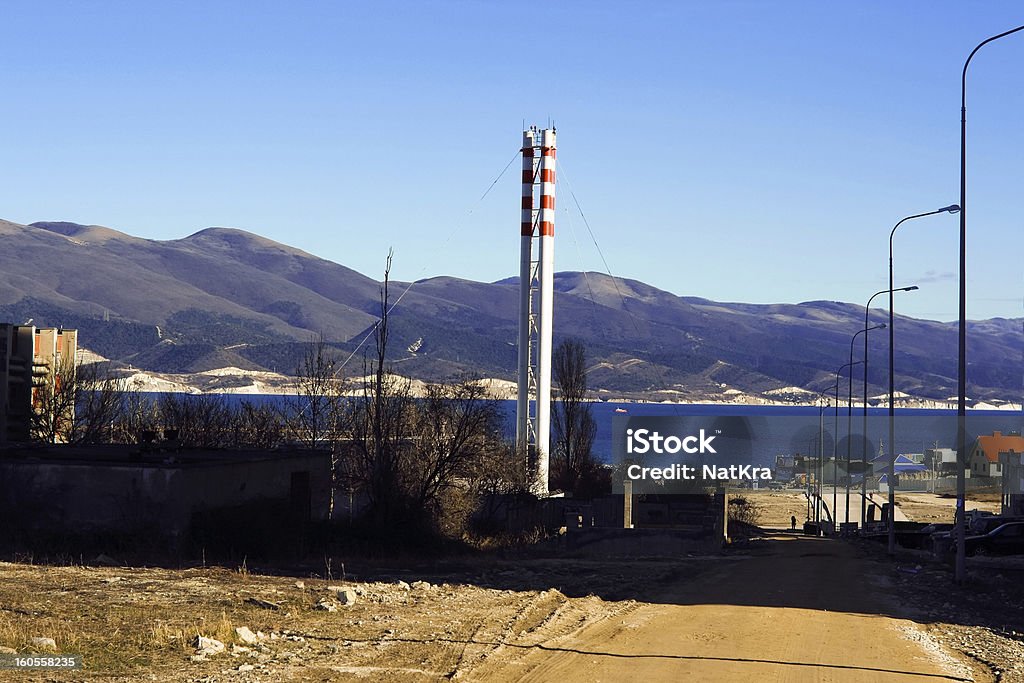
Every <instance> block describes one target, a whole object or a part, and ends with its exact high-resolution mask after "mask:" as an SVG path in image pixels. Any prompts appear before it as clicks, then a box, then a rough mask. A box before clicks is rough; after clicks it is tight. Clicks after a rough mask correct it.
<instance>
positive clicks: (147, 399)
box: [112, 379, 160, 444]
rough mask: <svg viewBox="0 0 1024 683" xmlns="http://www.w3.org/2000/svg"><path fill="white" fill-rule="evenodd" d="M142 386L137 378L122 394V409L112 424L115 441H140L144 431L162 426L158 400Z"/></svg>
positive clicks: (150, 430) (154, 429)
mask: <svg viewBox="0 0 1024 683" xmlns="http://www.w3.org/2000/svg"><path fill="white" fill-rule="evenodd" d="M142 388H143V384H142V382H141V381H140V380H138V379H136V380H135V381H134V382H132V383H131V384H129V385H128V386H127V387H126V388H125V390H124V393H123V394H122V396H121V406H120V408H121V409H120V412H119V413H118V415H117V416H116V417H115V418H114V420H113V425H112V431H113V440H114V442H115V443H129V444H131V443H138V442H139V440H140V438H141V436H142V434H143V433H145V432H155V431H156V429H157V428H158V427H159V426H160V412H159V410H158V409H157V404H156V401H154V400H153V399H152V398H151V396H150V395H148V394H147V393H146V392H144V391H142Z"/></svg>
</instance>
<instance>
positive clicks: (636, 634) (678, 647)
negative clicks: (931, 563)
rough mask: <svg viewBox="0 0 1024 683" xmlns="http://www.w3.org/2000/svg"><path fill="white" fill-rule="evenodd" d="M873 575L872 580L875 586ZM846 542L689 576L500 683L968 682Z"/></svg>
mask: <svg viewBox="0 0 1024 683" xmlns="http://www.w3.org/2000/svg"><path fill="white" fill-rule="evenodd" d="M865 577H866V578H865ZM882 577H883V574H882V573H880V572H878V571H877V565H876V564H875V563H874V562H872V561H871V560H868V559H866V558H864V557H861V556H860V555H859V554H858V551H857V549H856V548H855V547H854V546H852V545H850V544H847V543H844V542H842V541H836V540H829V539H812V538H790V539H781V538H780V539H779V540H777V541H773V542H768V543H764V544H761V545H760V548H758V549H756V550H753V551H752V552H751V553H750V554H749V555H748V556H747V557H745V558H743V559H737V560H736V561H733V562H728V563H723V564H722V565H721V566H720V567H718V568H716V569H715V570H713V571H705V572H701V573H700V574H699V575H697V576H696V577H695V578H694V579H693V580H692V581H687V580H686V578H685V577H681V578H680V580H679V581H678V584H677V585H675V586H671V587H669V586H666V592H665V594H664V596H663V598H662V600H660V601H659V604H648V605H643V606H641V607H640V608H638V609H636V610H634V611H632V612H630V613H628V614H624V615H620V616H616V617H613V618H610V619H606V620H604V621H601V622H599V623H597V624H594V625H591V626H588V627H585V628H583V629H582V630H580V631H577V632H575V633H571V634H567V635H565V636H563V637H561V638H556V639H552V640H547V641H546V642H543V643H537V644H533V645H525V644H524V646H522V648H521V649H517V648H507V647H506V648H505V650H504V652H503V653H501V654H498V653H495V655H492V657H491V658H490V661H488V662H487V663H486V664H484V665H483V666H481V667H480V668H479V669H477V670H475V671H473V675H472V678H473V680H488V681H491V680H494V681H559V683H570V682H572V681H625V680H635V681H662V680H700V681H746V680H757V681H962V680H988V678H987V677H986V676H985V674H982V673H980V672H979V673H972V671H971V669H970V668H969V667H968V666H967V665H966V664H965V663H963V662H961V661H959V660H957V659H954V658H953V656H952V655H950V654H947V653H946V652H945V651H943V650H942V648H941V647H939V646H938V645H937V644H935V643H934V642H933V641H931V640H930V638H929V637H928V636H927V635H926V634H925V632H924V631H923V630H921V629H920V627H917V626H915V625H914V624H913V623H912V622H908V621H905V620H902V619H899V618H895V617H893V616H888V615H892V614H896V613H898V609H897V605H896V604H894V603H893V602H892V601H891V598H889V599H887V598H885V597H884V595H885V594H886V590H885V589H887V588H888V587H889V586H887V585H886V582H887V579H885V578H882Z"/></svg>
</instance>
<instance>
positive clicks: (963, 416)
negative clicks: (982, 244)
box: [954, 26, 1024, 583]
mask: <svg viewBox="0 0 1024 683" xmlns="http://www.w3.org/2000/svg"><path fill="white" fill-rule="evenodd" d="M1018 31H1024V26H1018V27H1017V28H1012V29H1010V30H1009V31H1003V32H1002V33H1000V34H998V35H994V36H992V37H991V38H986V39H985V40H983V41H981V42H980V43H978V45H977V47H975V48H974V49H973V50H971V54H969V55H968V56H967V61H965V62H964V70H963V74H962V75H961V77H960V336H959V345H958V346H959V351H960V353H959V358H958V359H957V396H956V571H955V573H954V578H955V580H956V582H957V583H961V582H963V580H964V578H966V576H967V560H966V552H965V551H966V547H965V542H964V539H965V528H966V526H965V524H964V521H965V520H964V510H965V509H966V505H965V503H964V499H965V498H966V491H965V489H966V488H967V482H966V479H965V477H964V467H965V465H966V461H967V424H966V423H967V67H968V66H970V64H971V59H973V58H974V55H975V54H977V52H978V50H980V49H981V48H982V47H984V46H985V45H988V44H989V43H991V42H992V41H994V40H999V39H1000V38H1005V37H1006V36H1008V35H1011V34H1013V33H1017V32H1018Z"/></svg>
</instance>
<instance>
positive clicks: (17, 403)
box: [0, 323, 78, 443]
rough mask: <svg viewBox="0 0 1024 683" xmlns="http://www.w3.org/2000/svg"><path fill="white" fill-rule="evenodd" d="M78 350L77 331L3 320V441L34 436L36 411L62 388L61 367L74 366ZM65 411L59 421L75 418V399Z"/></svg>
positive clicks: (0, 424) (0, 383) (0, 376)
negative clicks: (42, 402)
mask: <svg viewBox="0 0 1024 683" xmlns="http://www.w3.org/2000/svg"><path fill="white" fill-rule="evenodd" d="M77 353H78V331H77V330H66V329H61V328H37V327H35V326H34V325H32V324H31V323H27V324H24V325H14V324H11V323H0V443H3V442H5V441H13V442H24V441H29V440H30V439H31V438H32V423H33V420H32V417H33V413H34V412H35V411H36V410H37V409H38V407H39V405H40V403H41V401H42V400H43V397H44V395H47V394H52V393H53V392H54V391H59V390H60V369H61V367H62V366H64V367H74V364H75V360H76V356H77ZM62 410H63V411H64V412H65V414H64V415H60V416H57V417H58V418H59V420H60V421H63V422H65V423H70V422H71V421H73V420H74V405H73V402H72V401H69V402H67V403H66V405H65V406H64V407H63V408H62ZM68 413H69V414H68Z"/></svg>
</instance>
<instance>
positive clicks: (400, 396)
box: [344, 251, 413, 525]
mask: <svg viewBox="0 0 1024 683" xmlns="http://www.w3.org/2000/svg"><path fill="white" fill-rule="evenodd" d="M392 256H393V253H392V252H390V251H389V252H388V257H387V262H386V265H385V268H384V281H383V283H382V284H381V288H380V320H379V321H378V322H377V325H376V326H375V327H374V332H373V334H374V347H375V348H374V350H375V354H374V357H373V359H372V360H371V359H364V362H363V367H364V379H363V391H362V396H361V398H360V399H359V400H358V401H356V402H354V403H353V404H352V414H351V418H350V421H349V424H350V430H351V431H350V433H351V442H350V452H349V453H348V456H349V457H348V462H347V463H346V464H345V466H344V470H345V474H346V477H347V478H348V479H349V483H350V485H351V486H354V487H358V488H360V489H361V490H362V491H363V492H364V493H365V494H366V496H367V497H368V498H369V503H370V512H371V515H372V517H373V520H374V522H375V523H377V524H378V525H388V524H393V523H395V522H400V521H406V520H407V519H408V517H409V507H410V506H409V501H408V497H407V491H406V487H405V486H404V484H405V482H403V481H402V467H401V463H402V461H403V456H404V451H406V450H408V449H409V447H410V442H409V439H408V437H410V436H411V432H410V429H409V425H410V415H411V413H412V410H413V405H412V394H411V391H410V387H409V382H408V381H407V380H405V379H403V378H401V377H397V376H396V375H394V374H392V373H390V372H389V371H388V370H389V369H388V367H387V348H388V336H389V333H390V327H389V324H390V320H389V316H390V299H389V291H388V287H389V284H390V275H391V259H392Z"/></svg>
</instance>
